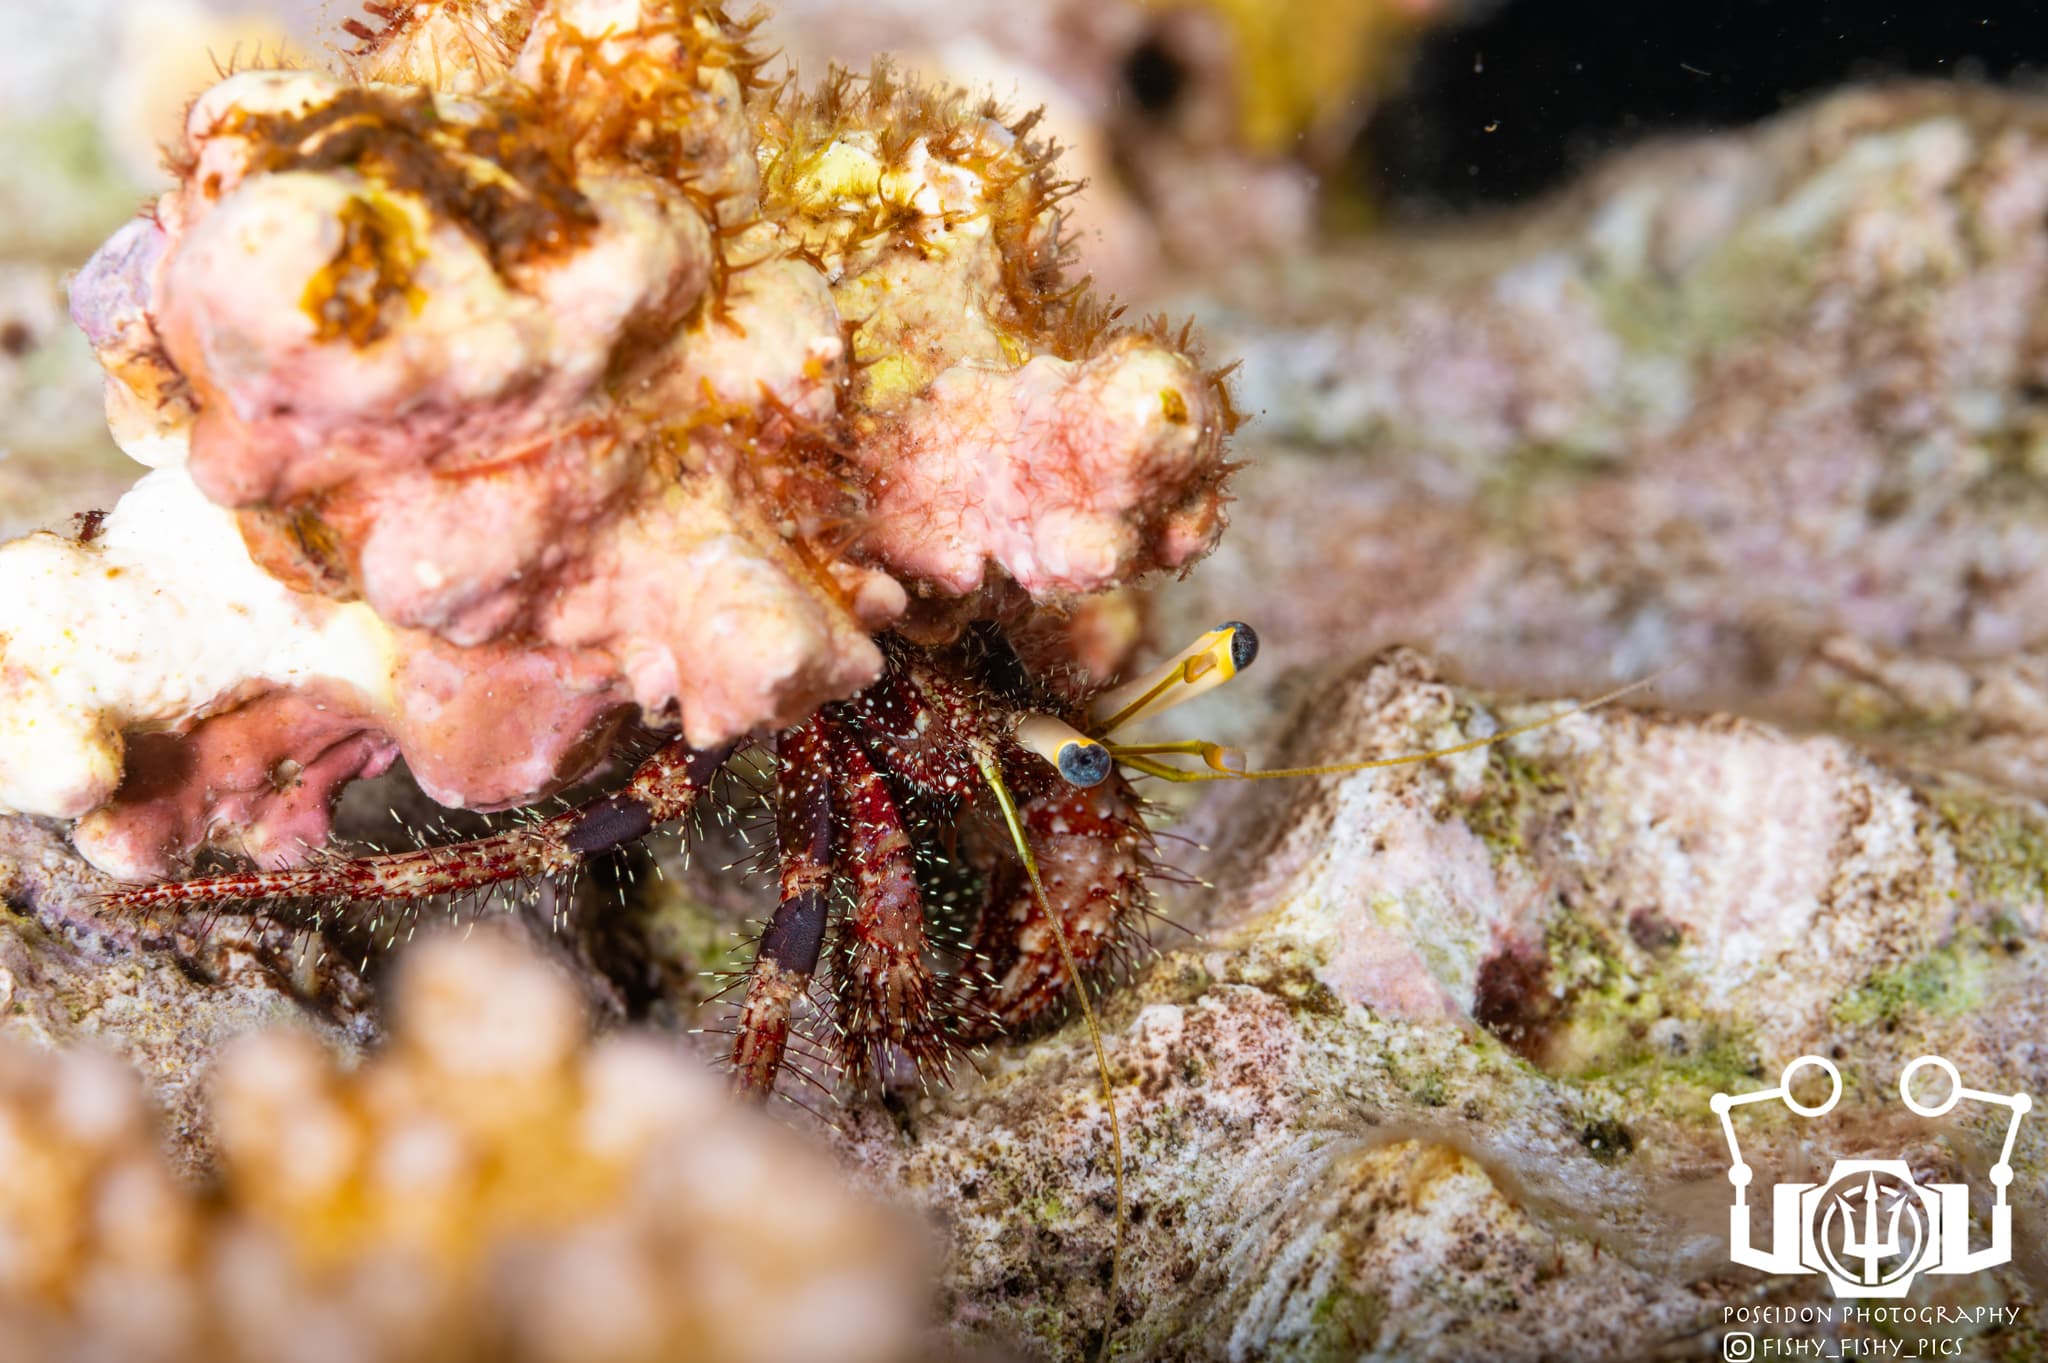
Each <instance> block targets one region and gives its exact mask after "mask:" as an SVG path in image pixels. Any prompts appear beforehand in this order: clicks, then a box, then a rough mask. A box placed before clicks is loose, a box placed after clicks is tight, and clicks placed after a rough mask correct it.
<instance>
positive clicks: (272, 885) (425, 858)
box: [103, 738, 730, 911]
mask: <svg viewBox="0 0 2048 1363" xmlns="http://www.w3.org/2000/svg"><path fill="white" fill-rule="evenodd" d="M729 751H730V749H717V750H712V751H704V752H700V751H698V750H696V749H694V748H691V747H690V746H689V745H688V744H687V743H685V742H684V741H683V740H682V739H680V738H676V739H671V740H670V741H669V742H668V743H666V744H664V745H663V746H662V747H661V748H660V749H659V750H658V751H657V752H655V753H654V755H653V756H651V757H649V758H648V759H647V760H646V761H644V762H642V763H641V764H640V765H639V766H638V767H636V768H634V771H633V775H632V778H631V779H630V780H628V781H627V783H626V785H625V788H624V789H622V790H620V791H619V792H618V793H617V794H615V795H606V796H603V797H601V798H599V799H596V800H592V801H590V802H589V803H588V804H584V805H579V806H577V807H576V808H575V809H570V810H565V811H564V812H562V813H560V814H556V815H554V816H553V817H551V818H547V819H542V820H540V821H539V822H537V823H531V824H527V825H525V826H523V827H520V828H508V829H506V830H505V831H504V832H502V833H492V834H490V835H488V836H486V837H481V838H472V839H471V840H470V841H468V842H458V843H451V844H449V845H447V846H444V847H422V848H419V849H418V850H416V851H411V852H389V853H383V854H380V855H377V856H368V857H338V856H337V857H323V858H321V859H320V860H317V861H314V862H312V863H310V864H308V865H305V866H296V867H292V868H290V869H287V870H280V871H237V872H231V873H229V874H226V875H217V876H197V877H194V878H193V879H191V880H169V881H164V882H163V883H161V884H157V885H131V886H124V887H122V888H120V889H117V890H112V891H110V892H109V893H108V894H107V895H106V897H105V899H104V901H103V903H104V904H105V905H106V907H108V908H110V909H114V910H138V911H147V910H150V909H157V908H175V907H178V906H180V905H186V904H195V903H220V902H222V901H228V900H265V899H367V900H379V899H428V898H431V897H433V896H435V895H442V894H461V893H463V892H465V891H469V890H475V889H481V888H483V887H484V886H487V885H495V884H499V883H501V882H503V881H507V880H521V879H525V878H528V877H533V876H551V875H558V874H560V873H562V872H565V871H569V870H572V869H574V868H575V867H576V866H577V865H579V864H580V863H581V862H582V861H583V860H584V859H585V858H587V857H590V856H593V855H595V854H597V853H599V852H605V851H609V850H611V849H612V848H614V847H620V846H623V845H625V844H626V843H629V842H631V841H633V840H634V839H635V838H639V837H643V836H645V835H646V834H647V832H648V831H649V830H650V829H653V828H655V827H657V826H658V825H660V824H664V823H668V822H670V821H672V820H675V819H679V818H681V817H682V816H683V815H685V814H687V813H688V812H689V811H690V808H691V806H692V805H694V804H695V803H696V801H697V797H698V796H699V795H701V794H702V793H703V791H704V788H705V786H706V785H708V784H709V783H710V781H711V778H712V776H713V775H714V774H715V773H716V772H717V771H718V769H719V767H721V766H722V765H724V763H725V759H726V756H727V754H728V753H729Z"/></svg>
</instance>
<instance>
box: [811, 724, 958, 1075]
mask: <svg viewBox="0 0 2048 1363" xmlns="http://www.w3.org/2000/svg"><path fill="white" fill-rule="evenodd" d="M832 760H833V764H834V766H835V768H836V769H837V772H838V776H837V778H836V782H835V789H834V792H833V794H834V801H833V802H834V805H835V807H836V808H835V813H836V815H837V819H838V823H839V828H840V842H839V849H838V851H839V861H840V866H841V868H842V869H843V870H844V872H845V874H846V875H847V877H848V878H849V879H850V880H852V882H853V895H854V899H853V911H852V912H851V913H850V914H848V915H847V921H846V928H845V931H844V933H843V934H842V936H841V939H840V943H839V958H838V960H837V961H836V962H835V968H834V970H833V987H834V990H835V991H836V992H837V994H838V1004H839V1009H838V1012H839V1022H840V1027H841V1029H842V1031H843V1034H844V1035H843V1037H842V1039H841V1043H840V1044H841V1053H842V1058H843V1060H844V1061H845V1064H846V1067H847V1069H848V1071H849V1072H851V1073H854V1074H877V1075H879V1074H883V1073H885V1072H886V1067H885V1065H884V1063H883V1062H884V1061H885V1060H886V1058H887V1053H888V1048H889V1047H890V1046H895V1047H898V1048H900V1049H902V1050H903V1051H905V1052H907V1053H908V1054H909V1055H910V1057H911V1059H912V1060H914V1061H915V1062H916V1064H917V1067H918V1069H919V1071H920V1072H922V1073H927V1074H932V1075H934V1076H936V1077H938V1078H940V1079H943V1078H944V1077H945V1073H946V1052H947V1050H948V1046H949V1042H948V1038H947V1036H946V1034H945V1032H944V1031H943V1030H942V1028H941V1025H940V1023H939V1021H938V1018H937V1014H936V1008H935V1004H936V1002H937V999H936V994H937V985H936V982H935V981H934V979H933V977H932V970H931V966H930V964H929V963H928V962H927V961H926V960H925V933H924V896H923V893H922V892H921V891H920V890H919V888H918V884H917V874H916V871H915V868H914V865H913V863H912V861H911V850H910V834H909V832H908V831H907V830H906V829H905V828H904V826H903V816H902V814H901V813H900V812H899V811H898V810H897V808H896V801H895V798H894V797H893V796H892V795H891V794H890V793H889V787H888V785H887V783H886V782H884V781H883V780H882V776H881V773H880V772H878V771H876V770H875V765H874V763H873V762H872V761H870V760H869V758H868V755H867V753H866V752H865V751H864V750H863V749H862V747H861V745H860V742H859V740H858V739H856V738H855V737H854V736H853V735H852V734H850V733H848V732H847V731H846V729H845V728H844V727H842V726H839V725H836V724H835V725H833V727H832Z"/></svg>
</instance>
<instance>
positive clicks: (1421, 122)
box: [1346, 0, 2048, 219]
mask: <svg viewBox="0 0 2048 1363" xmlns="http://www.w3.org/2000/svg"><path fill="white" fill-rule="evenodd" d="M1475 8H1476V10H1477V12H1476V13H1475V15H1474V16H1473V17H1472V18H1471V19H1469V20H1468V21H1467V22H1466V23H1464V24H1462V25H1458V26H1454V27H1449V28H1444V29H1439V30H1437V31H1436V32H1434V33H1432V34H1431V35H1430V36H1429V37H1427V38H1426V39H1425V40H1424V42H1423V45H1422V48H1421V50H1420V52H1419V53H1418V60H1417V61H1416V63H1415V66H1414V68H1413V71H1412V74H1411V76H1410V78H1409V80H1408V83H1407V86H1406V88H1405V90H1403V91H1402V92H1401V93H1399V94H1397V95H1396V96H1395V97H1394V98H1393V99H1392V100H1391V101H1390V102H1389V103H1387V104H1385V105H1383V106H1382V107H1381V108H1380V110H1379V111H1377V112H1376V113H1375V114H1374V115H1373V118H1372V121H1371V123H1370V124H1369V125H1368V126H1367V127H1366V129H1365V130H1364V132H1363V133H1362V134H1361V136H1360V138H1359V140H1358V142H1357V143H1356V144H1355V145H1354V146H1353V148H1352V150H1351V153H1350V164H1349V165H1348V166H1347V167H1346V170H1347V172H1348V175H1349V177H1351V178H1353V179H1354V181H1355V182H1356V183H1359V184H1361V185H1362V186H1363V187H1364V188H1365V189H1366V191H1367V193H1368V194H1369V195H1371V196H1372V197H1373V198H1374V200H1375V201H1376V202H1378V203H1379V204H1380V205H1382V206H1383V208H1384V209H1386V210H1387V211H1389V212H1390V213H1391V214H1392V215H1393V216H1395V217H1396V218H1409V219H1414V218H1428V217H1432V216H1437V215H1441V214H1445V213H1456V212H1460V211H1464V210H1469V209H1472V208H1477V207H1482V206H1486V205H1490V204H1500V203H1508V202H1513V201H1516V200H1519V199H1525V198H1528V197H1530V196H1532V195H1535V194H1539V193H1541V192H1542V191H1544V190H1546V189H1550V188H1553V187H1555V186H1557V185H1559V184H1561V183H1562V182H1563V181H1564V180H1566V179H1567V178H1569V176H1570V175H1571V174H1572V173H1573V172H1575V171H1577V170H1579V169H1582V168H1583V167H1584V166H1585V165H1586V164H1587V163H1588V162H1590V161H1593V160H1596V159H1597V158H1598V157H1599V156H1600V155H1601V154H1602V153H1604V152H1607V151H1611V150H1614V149H1615V148H1618V147H1621V146H1625V145H1627V144H1629V143H1631V142H1635V141H1638V140H1640V139H1642V138H1643V137H1645V136H1648V135H1652V134H1656V133H1659V132H1676V131H1681V130H1686V129H1703V128H1715V127H1728V126H1731V125H1737V124H1742V123H1748V122H1752V121H1754V120H1756V119H1759V118H1763V117H1766V116H1768V115H1770V114H1773V113H1776V112H1777V111H1779V110H1780V109H1783V108H1785V107H1787V106H1788V105H1791V104H1796V103H1798V102H1799V101H1800V100H1801V99H1803V98H1805V97H1808V96H1810V95H1812V94H1814V93H1816V92H1818V91H1820V90H1823V89H1827V88H1830V87H1833V86H1838V85H1842V84H1846V83H1850V82H1856V81H1865V80H1874V79H1881V78H1884V77H1887V76H1926V77H1935V78H1941V79H1957V78H1960V79H1966V80H1980V81H1996V82H2000V83H2005V84H2015V85H2022V86H2029V87H2034V88H2043V87H2048V0H2011V2H2009V3H2005V2H2002V3H1969V2H1968V0H1956V2H1954V3H1942V2H1941V0H1922V2H1921V3H1917V4H1910V3H1897V2H1896V0H1704V2H1703V3H1702V2H1699V0H1690V2H1689V0H1480V3H1478V4H1477V5H1476V6H1475ZM1489 123H1490V124H1493V125H1494V128H1493V131H1491V132H1488V131H1486V127H1487V125H1488V124H1489Z"/></svg>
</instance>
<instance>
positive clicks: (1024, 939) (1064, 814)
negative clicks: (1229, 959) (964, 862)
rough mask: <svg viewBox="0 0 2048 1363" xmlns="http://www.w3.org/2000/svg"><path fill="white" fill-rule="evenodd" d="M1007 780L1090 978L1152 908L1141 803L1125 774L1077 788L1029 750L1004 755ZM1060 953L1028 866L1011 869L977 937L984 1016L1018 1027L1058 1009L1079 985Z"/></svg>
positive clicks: (1053, 903) (1048, 895) (1048, 890)
mask: <svg viewBox="0 0 2048 1363" xmlns="http://www.w3.org/2000/svg"><path fill="white" fill-rule="evenodd" d="M1003 780H1004V781H1005V783H1006V784H1008V785H1009V786H1010V788H1011V789H1012V790H1014V791H1016V792H1017V795H1018V797H1019V808H1018V821H1019V824H1020V826H1021V828H1022V831H1023V835H1024V836H1025V837H1027V838H1028V839H1029V840H1030V844H1031V847H1032V848H1033V850H1034V851H1035V853H1036V855H1037V857H1038V861H1039V864H1040V865H1041V866H1043V867H1044V868H1045V881H1044V885H1045V903H1046V905H1047V906H1049V907H1050V908H1051V910H1052V912H1054V913H1057V914H1058V915H1059V917H1060V923H1061V925H1062V926H1063V927H1065V929H1066V935H1067V940H1068V943H1069V944H1070V946H1071V948H1072V951H1073V958H1074V963H1075V966H1076V968H1078V969H1079V970H1080V971H1081V973H1082V974H1083V975H1088V974H1091V973H1093V971H1094V970H1095V968H1096V967H1097V966H1098V965H1100V964H1101V962H1102V961H1103V960H1104V958H1105V957H1106V956H1107V955H1108V953H1109V951H1110V949H1111V948H1112V947H1113V946H1114V945H1115V944H1116V942H1117V940H1118V938H1119V937H1120V936H1121V935H1122V934H1123V933H1124V932H1125V931H1126V930H1127V929H1128V926H1129V923H1130V921H1131V915H1132V914H1133V913H1134V912H1135V911H1136V910H1138V909H1139V908H1140V907H1141V906H1142V905H1143V903H1144V896H1145V874H1146V868H1147V852H1148V850H1149V849H1148V842H1147V834H1146V830H1145V826H1144V822H1143V820H1142V819H1140V818H1139V816H1138V810H1137V806H1136V801H1135V797H1134V796H1133V795H1132V794H1131V790H1130V786H1129V784H1128V783H1127V782H1125V781H1124V779H1123V778H1122V777H1120V776H1112V777H1111V778H1110V779H1108V780H1106V781H1103V782H1102V783H1100V784H1099V785H1095V786H1076V785H1073V784H1071V783H1069V782H1067V781H1063V780H1060V779H1059V778H1058V777H1057V776H1055V775H1054V774H1053V772H1052V771H1051V770H1049V768H1048V766H1047V764H1046V763H1044V762H1041V761H1038V760H1036V759H1033V758H1032V757H1030V756H1029V755H1027V754H1026V753H1024V752H1023V751H1022V750H1021V749H1019V750H1015V751H1013V752H1011V753H1009V754H1006V756H1005V760H1004V762H1003ZM1058 947H1059V943H1058V942H1057V941H1056V940H1055V939H1054V937H1053V934H1052V932H1051V930H1050V926H1049V925H1048V924H1047V923H1046V921H1045V912H1044V910H1043V909H1042V908H1041V907H1040V903H1039V900H1038V898H1037V896H1036V895H1034V894H1033V893H1032V888H1031V885H1030V883H1029V881H1028V880H1027V878H1026V877H1025V875H1024V873H1023V868H1022V867H1021V866H1014V865H1011V866H1006V867H1004V869H1003V870H1002V871H1001V872H1000V873H999V874H998V876H997V878H996V883H995V886H994V888H993V891H992V893H991V894H990V897H989V904H988V907H987V908H986V909H985V910H983V912H982V915H981V919H980V922H979V923H978V924H977V927H976V931H975V940H974V949H975V951H976V953H977V954H978V955H979V956H980V957H982V958H984V960H985V961H986V970H987V978H988V979H989V980H990V981H991V982H990V983H989V984H987V985H986V986H985V987H984V989H983V991H982V999H981V1002H982V1006H983V1009H984V1010H985V1012H986V1014H987V1015H988V1016H989V1017H990V1018H992V1019H994V1020H995V1021H997V1022H999V1023H1000V1024H1001V1025H1003V1026H1004V1027H1008V1028H1018V1027H1024V1026H1028V1025H1030V1024H1031V1023H1032V1022H1033V1021H1035V1020H1037V1019H1038V1018H1040V1017H1042V1016H1044V1015H1045V1014H1046V1013H1048V1012H1050V1011H1051V1010H1052V1009H1054V1008H1056V1007H1058V1006H1059V1004H1060V1001H1061V1000H1062V999H1063V998H1065V997H1066V991H1067V987H1068V985H1069V984H1070V983H1071V981H1070V980H1069V978H1068V972H1067V968H1066V963H1065V961H1064V960H1063V958H1062V957H1061V955H1060V952H1059V950H1058Z"/></svg>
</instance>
